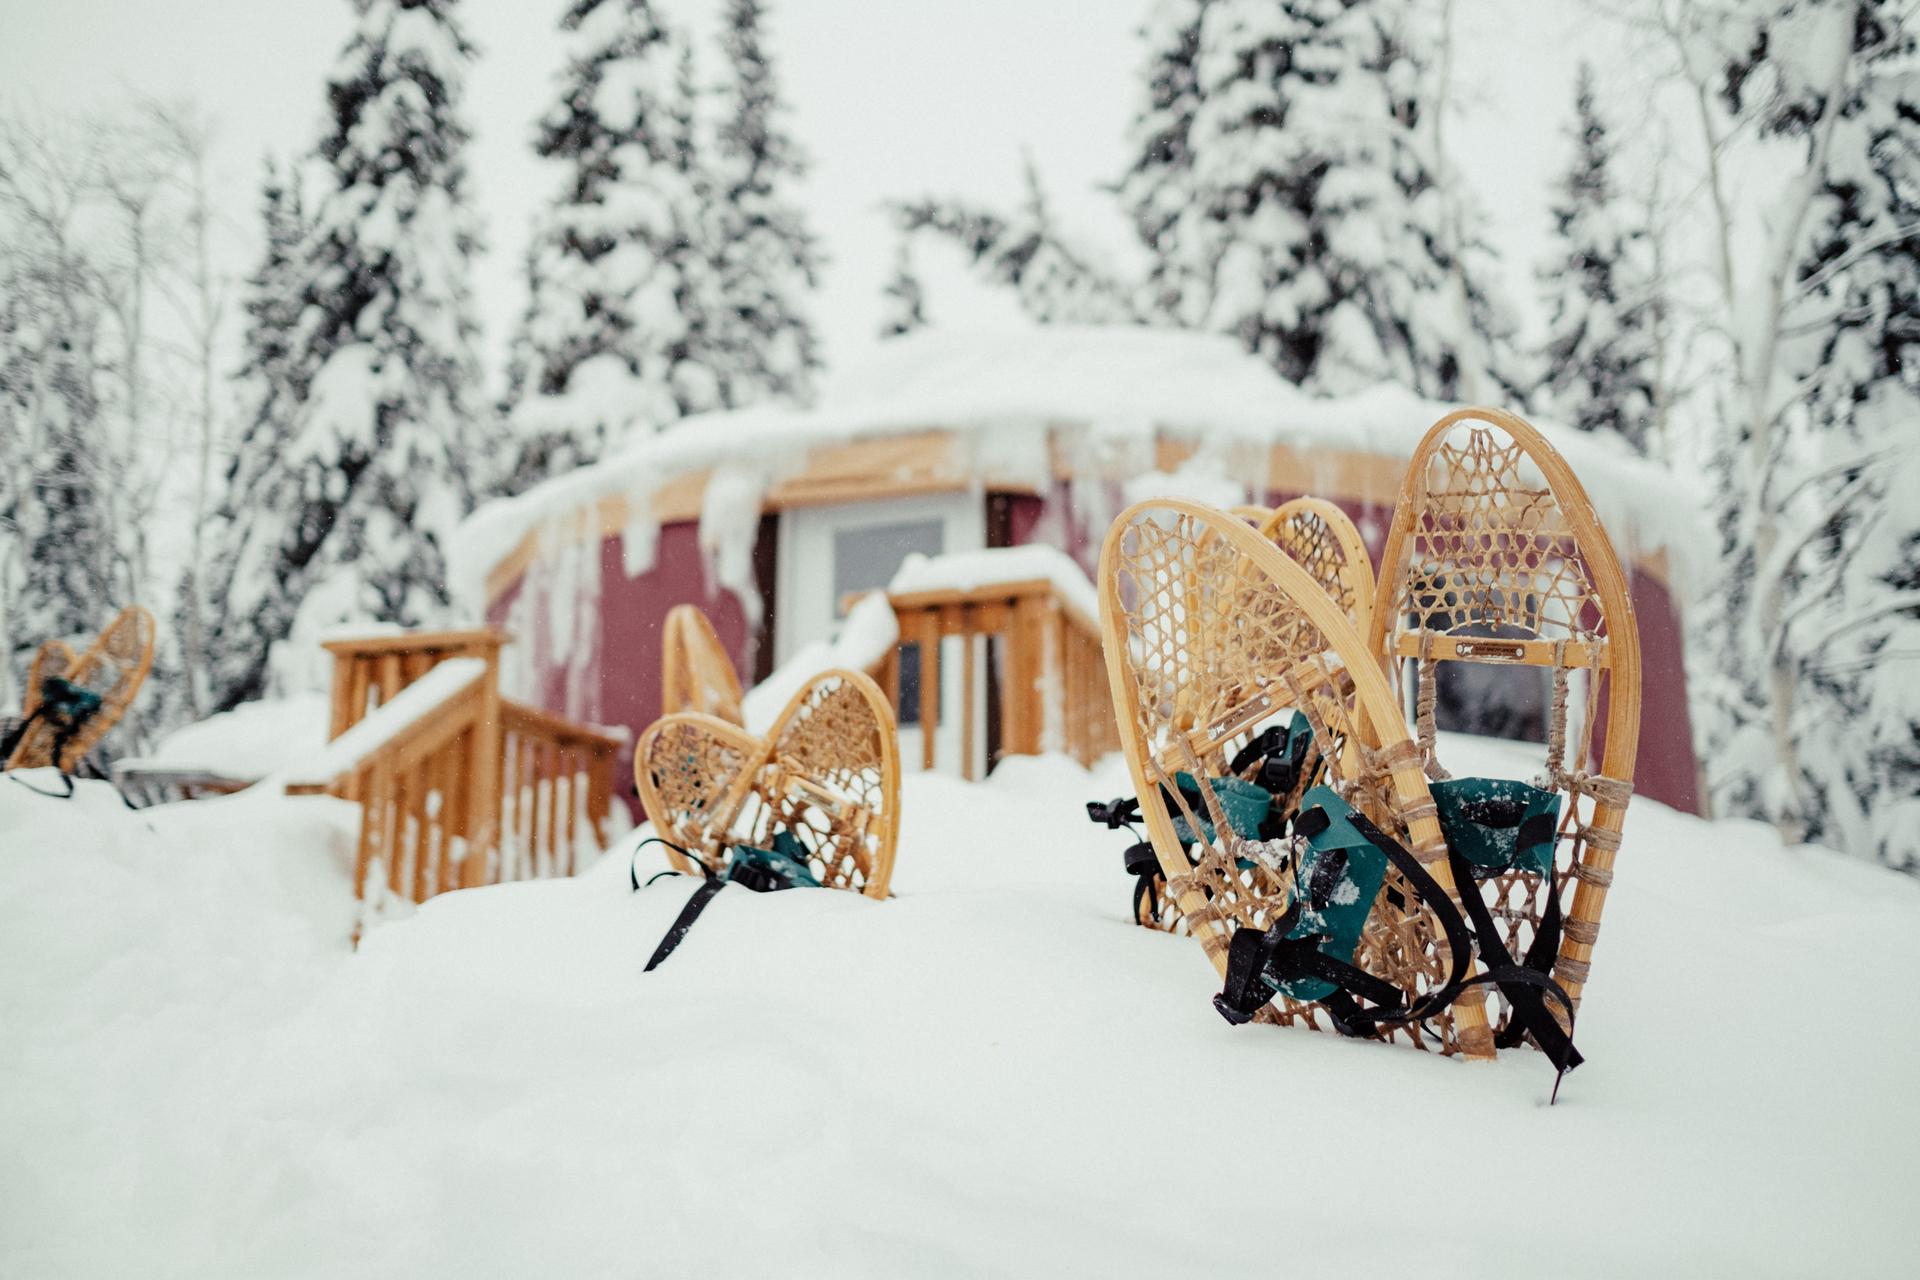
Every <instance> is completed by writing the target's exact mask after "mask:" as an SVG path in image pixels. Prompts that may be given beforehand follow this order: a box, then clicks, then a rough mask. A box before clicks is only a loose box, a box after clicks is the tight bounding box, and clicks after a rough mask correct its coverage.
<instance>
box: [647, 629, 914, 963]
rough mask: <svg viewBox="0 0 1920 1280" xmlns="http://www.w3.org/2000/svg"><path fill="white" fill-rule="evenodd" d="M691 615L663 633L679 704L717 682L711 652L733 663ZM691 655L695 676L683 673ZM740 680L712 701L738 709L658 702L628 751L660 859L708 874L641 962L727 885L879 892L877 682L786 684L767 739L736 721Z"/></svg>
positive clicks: (885, 752)
mask: <svg viewBox="0 0 1920 1280" xmlns="http://www.w3.org/2000/svg"><path fill="white" fill-rule="evenodd" d="M696 616H697V617H698V622H697V623H692V624H688V623H686V622H684V621H683V623H682V624H681V625H682V626H683V627H684V630H683V631H682V633H681V634H680V636H679V637H678V638H677V639H673V638H671V637H672V635H673V633H672V631H671V629H670V631H669V636H670V640H669V646H670V648H669V654H670V658H669V662H668V664H667V666H668V675H667V677H666V681H667V684H668V693H669V696H670V697H676V696H677V697H682V698H686V699H687V700H689V701H694V700H697V699H698V698H700V697H701V696H702V694H703V691H704V692H711V691H713V690H714V689H715V687H716V685H717V686H718V687H719V688H720V690H721V691H723V692H724V691H725V689H726V682H725V680H724V679H719V680H716V679H714V678H713V676H714V673H715V672H716V671H717V670H718V667H716V666H715V660H716V658H717V662H718V663H719V664H721V665H724V666H725V670H726V672H727V673H728V674H731V671H732V667H731V664H729V663H727V661H726V656H725V653H724V652H723V651H721V650H720V648H719V643H718V641H717V639H715V638H714V637H713V631H712V628H711V626H710V625H707V624H706V619H705V618H704V616H698V615H697V614H696ZM674 645H679V646H680V648H681V653H680V654H679V655H677V656H675V655H672V646H674ZM688 653H692V654H694V655H695V658H694V663H693V664H689V663H687V662H686V660H685V659H686V656H687V654H688ZM695 664H698V665H697V666H695ZM690 666H695V669H696V670H699V671H700V672H701V674H700V675H699V677H698V678H693V679H687V678H684V676H685V673H686V672H687V670H688V668H689V667H690ZM676 668H677V669H676ZM676 680H678V681H679V683H678V684H675V683H674V682H675V681H676ZM738 689H739V684H738V681H737V680H735V681H734V682H733V683H732V691H733V696H732V706H731V707H730V708H728V707H725V706H724V705H723V706H722V707H721V708H720V709H721V710H731V711H732V712H733V714H734V717H736V718H726V717H724V716H723V715H720V714H715V713H714V711H711V710H705V711H691V710H681V711H669V713H668V714H667V715H664V716H662V717H661V718H660V719H659V720H656V721H655V722H654V723H653V724H652V725H651V726H650V727H649V728H648V729H647V731H646V732H645V733H644V734H642V735H641V738H640V744H639V747H638V748H637V750H636V751H635V753H634V781H635V783H636V785H637V786H638V788H639V791H640V800H641V804H642V805H643V806H644V807H645V809H646V811H647V815H648V817H650V818H651V819H652V820H653V824H654V829H655V831H656V832H658V833H659V839H660V842H661V843H662V844H663V845H665V847H666V850H667V857H668V860H669V861H670V862H671V863H672V865H673V868H674V870H676V871H679V872H681V873H683V874H695V873H697V874H699V875H701V876H702V877H704V879H705V884H703V885H702V886H701V888H700V889H699V890H697V891H696V892H695V894H694V896H693V898H692V899H690V900H689V902H688V904H687V907H686V909H685V910H684V911H683V912H682V913H681V918H680V919H679V920H677V921H675V922H674V925H673V928H672V929H670V930H669V931H668V934H667V937H666V938H665V939H664V940H663V941H662V942H661V944H660V947H659V949H658V950H656V951H655V953H654V955H653V958H652V959H651V960H650V961H649V962H648V964H647V967H648V968H649V969H652V968H654V967H655V966H657V965H658V964H660V963H661V962H662V961H663V960H665V959H666V957H667V955H669V954H670V953H671V952H672V951H673V949H674V948H675V947H676V946H678V945H679V942H680V940H681V939H682V938H684V937H685V936H686V932H687V930H688V929H689V928H691V926H692V924H693V921H694V919H695V918H697V917H698V915H699V914H700V912H701V911H702V910H704V909H705V907H706V905H707V903H708V902H709V901H710V900H711V899H712V897H713V896H714V895H715V894H716V893H718V892H719V890H720V889H721V887H722V886H724V885H727V884H736V885H740V886H743V887H745V888H748V889H752V890H754V891H755V892H769V891H774V890H782V889H793V888H831V889H847V890H851V891H853V892H855V893H861V894H865V895H866V896H868V897H872V898H884V897H886V896H887V885H888V882H889V881H890V880H891V879H892V876H893V855H894V847H895V844H896V843H897V841H898V838H899V830H900V748H899V740H898V734H897V732H896V730H895V728H894V720H893V710H892V708H891V707H890V706H889V705H888V704H887V700H886V696H885V695H884V694H882V693H881V691H880V687H879V686H878V685H876V684H875V683H874V682H873V680H872V679H871V678H870V677H868V676H865V675H863V674H861V673H860V672H857V671H848V670H844V669H834V670H829V671H825V672H822V673H821V674H820V675H817V676H815V677H814V678H813V679H812V680H810V681H808V682H807V684H806V685H805V686H804V687H803V688H801V690H800V691H799V692H798V693H796V694H794V696H793V698H792V699H791V700H790V701H789V702H788V703H787V706H786V708H785V710H783V711H782V712H781V713H780V717H779V719H778V720H776V721H775V722H774V725H773V729H772V731H771V732H769V733H768V734H767V735H766V736H765V737H761V736H759V735H758V734H754V733H751V732H749V731H748V730H747V729H746V728H744V727H743V726H742V725H741V724H740V723H739V722H738V719H737V717H738V715H739V710H740V707H739V696H738ZM668 705H669V706H672V705H674V704H673V703H671V702H670V703H669V704H668ZM683 705H684V704H683ZM634 887H635V888H638V887H639V878H638V875H637V874H636V875H635V877H634Z"/></svg>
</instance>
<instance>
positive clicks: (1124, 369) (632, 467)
mask: <svg viewBox="0 0 1920 1280" xmlns="http://www.w3.org/2000/svg"><path fill="white" fill-rule="evenodd" d="M607 407H608V406H588V405H582V406H581V408H582V411H583V412H598V413H604V411H605V410H606V408H607ZM1456 407H1458V406H1454V405H1447V404H1440V403H1436V402H1433V401H1428V400H1424V399H1421V398H1420V397H1418V396H1416V395H1414V394H1413V393H1412V392H1410V391H1407V390H1405V389H1404V388H1401V387H1397V386H1394V385H1391V384H1384V385H1382V386H1380V387H1377V388H1373V389H1370V390H1368V391H1366V392H1363V393H1361V394H1359V395H1354V396H1346V397H1338V398H1329V397H1321V396H1314V395H1309V394H1307V393H1306V392H1304V391H1302V390H1301V389H1300V388H1299V387H1298V386H1295V385H1294V384H1293V383H1290V382H1288V381H1286V380H1285V379H1284V378H1282V377H1280V376H1279V375H1278V374H1277V373H1275V372H1274V371H1273V369H1272V368H1271V367H1270V366H1269V365H1267V364H1266V363H1265V362H1264V361H1262V360H1260V359H1259V358H1257V357H1255V356H1252V355H1249V354H1248V353H1247V352H1246V351H1245V350H1244V349H1243V348H1242V347H1241V346H1240V345H1239V343H1238V342H1236V341H1235V340H1234V339H1232V338H1230V337H1226V336H1221V335H1215V334H1202V333H1193V332H1189V331H1176V330H1166V329H1151V328H1144V327H1132V326H1108V327H1093V326H1087V327H1079V326H1055V327H1047V328H1038V329H1029V330H1021V331H1003V332H989V333H980V332H961V331H942V330H931V329H930V330H922V331H920V332H918V333H914V334H910V335H908V336H905V337H901V338H896V339H893V340H891V341H889V342H887V343H885V344H883V345H882V346H881V347H880V348H879V350H878V351H877V352H876V353H875V354H874V355H873V356H872V357H871V358H869V359H867V360H866V361H864V362H862V363H859V364H857V365H853V366H850V367H848V368H847V369H846V370H845V371H844V372H842V373H840V374H838V375H837V376H835V377H832V378H830V379H829V380H828V381H827V384H826V386H825V387H824V389H823V390H822V393H821V395H820V396H819V399H818V403H817V404H816V405H815V407H814V408H812V409H807V410H801V409H794V408H790V407H783V406H770V405H769V406H755V407H753V408H748V409H739V410H733V411H730V412H722V413H709V414H700V415H696V416H693V417H689V418H685V419H682V420H681V421H679V422H677V423H674V424H673V425H671V426H670V427H668V428H666V429H665V430H662V431H660V432H658V433H655V434H650V435H645V436H642V437H640V438H637V439H635V440H633V441H632V442H630V443H629V444H628V445H626V446H625V447H624V448H622V449H620V450H619V451H617V452H615V453H614V454H612V455H610V456H609V457H607V458H605V459H603V460H602V461H600V462H598V463H595V464H593V465H592V466H588V467H583V468H580V469H579V470H577V471H573V472H570V473H568V474H567V475H564V476H559V477H556V478H555V479H553V480H550V481H548V482H546V483H545V484H542V485H540V486H538V487H536V488H534V489H532V490H530V491H528V492H527V493H525V494H521V495H520V496H518V497H514V498H508V499H504V500H501V501H498V502H493V503H490V504H487V505H486V506H484V507H482V508H481V509H480V510H479V511H477V512H475V513H474V515H473V516H472V517H470V518H469V520H468V521H467V523H466V525H465V526H464V527H463V528H462V530H461V536H460V537H459V538H458V539H457V540H456V546H455V556H454V572H455V578H456V588H457V589H458V590H459V591H460V592H461V593H462V596H463V597H464V598H466V599H468V600H470V601H472V602H474V603H475V604H479V603H482V602H484V601H486V600H490V599H492V598H494V597H495V596H496V595H498V593H499V592H500V591H501V590H502V589H504V588H505V587H507V586H509V585H511V583H512V581H513V580H515V579H516V578H518V576H519V574H520V573H521V572H522V571H523V570H524V568H525V566H526V565H527V564H528V563H530V562H531V561H532V560H533V559H534V558H535V557H536V556H537V555H538V553H539V551H540V548H541V547H542V546H543V545H547V544H550V543H551V542H552V541H553V540H555V539H564V540H573V539H577V538H581V537H593V536H612V535H614V534H619V533H627V534H628V535H629V536H631V534H632V532H633V530H634V529H635V527H636V526H648V527H657V526H658V525H659V524H661V523H668V522H675V521H685V520H692V519H695V518H698V519H699V520H700V521H701V523H702V542H703V543H705V542H708V541H710V540H711V539H709V538H708V537H707V536H706V535H707V526H708V525H709V524H714V523H718V522H722V521H731V522H736V523H737V522H738V520H739V519H741V518H744V517H746V516H751V517H752V518H755V519H757V518H758V515H759V513H760V512H761V511H762V510H779V509H783V508H787V507H792V506H803V505H817V504H822V503H831V502H845V501H859V500H862V499H868V498H878V497H890V496H900V495H903V494H912V493H926V492H941V491H951V490H954V489H959V488H966V487H969V486H979V487H982V488H986V489H992V490H999V491H1025V492H1041V491H1043V490H1044V489H1045V488H1046V487H1047V486H1048V485H1049V484H1050V483H1051V482H1052V481H1054V480H1056V479H1061V478H1075V477H1086V476H1090V475H1091V476H1103V477H1107V478H1111V479H1115V480H1122V481H1131V483H1129V485H1128V490H1129V496H1138V494H1139V493H1140V492H1142V491H1143V490H1142V483H1143V482H1142V477H1146V480H1145V481H1144V483H1145V484H1146V486H1148V487H1151V486H1152V485H1153V484H1154V482H1155V481H1156V480H1157V481H1160V482H1162V488H1163V491H1165V492H1175V491H1178V492H1182V493H1188V494H1194V495H1196V496H1199V495H1209V494H1211V493H1212V492H1213V491H1215V490H1219V489H1221V488H1222V487H1234V486H1238V487H1240V488H1242V489H1243V490H1244V491H1246V492H1248V493H1250V494H1252V495H1253V496H1255V497H1256V498H1257V497H1258V495H1259V494H1260V493H1261V492H1262V491H1264V490H1271V491H1292V490H1299V491H1305V492H1314V493H1319V494H1321V495H1322V496H1325V497H1329V498H1333V499H1336V500H1341V499H1365V500H1371V501H1375V502H1391V501H1392V498H1393V495H1394V494H1395V493H1396V492H1397V490H1398V486H1399V482H1400V477H1401V472H1402V470H1403V469H1404V464H1405V460H1406V458H1407V457H1408V456H1409V455H1410V454H1411V453H1412V451H1413V449H1414V447H1415V445H1416V444H1417V443H1418V442H1419V440H1420V438H1421V436H1422V435H1423V434H1424V433H1425V432H1426V430H1427V428H1428V427H1430V426H1432V425H1433V423H1434V422H1435V421H1437V420H1438V419H1439V418H1440V417H1442V416H1443V415H1445V414H1446V413H1447V412H1448V411H1449V410H1451V409H1453V408H1456ZM1535 425H1537V426H1540V428H1541V430H1542V431H1543V432H1544V433H1546V435H1547V436H1548V437H1549V438H1550V439H1551V440H1552V441H1553V442H1554V444H1555V446H1556V447H1558V448H1559V449H1560V450H1561V452H1562V453H1563V454H1564V455H1565V456H1566V458H1567V460H1568V462H1569V463H1571V464H1572V466H1573V468H1574V470H1575V472H1576V473H1577V474H1578V475H1579V476H1580V477H1581V480H1582V482H1583V483H1584V484H1585V485H1586V487H1587V489H1588V492H1589V493H1590V494H1591V495H1592V497H1593V499H1594V503H1595V506H1596V507H1597V508H1598V509H1599V512H1600V515H1601V518H1602V520H1603V521H1604V522H1605V523H1606V526H1607V528H1608V531H1609V532H1610V534H1611V535H1612V536H1613V538H1614V539H1615V541H1616V542H1617V543H1619V544H1620V549H1621V551H1622V552H1623V554H1624V555H1626V556H1627V557H1628V558H1629V559H1630V560H1643V559H1646V558H1648V557H1652V556H1655V555H1658V554H1660V553H1662V552H1668V551H1670V552H1673V553H1675V555H1676V556H1679V555H1682V554H1684V553H1685V551H1686V550H1687V549H1688V548H1689V547H1692V546H1695V545H1697V544H1698V541H1699V539H1700V538H1701V536H1702V533H1703V530H1704V525H1703V523H1702V520H1703V516H1702V503H1701V500H1700V498H1699V497H1698V495H1697V494H1695V493H1692V492H1689V491H1688V490H1687V489H1686V488H1685V487H1683V486H1682V485H1681V484H1680V483H1679V482H1678V481H1677V480H1676V478H1675V477H1674V476H1673V475H1672V473H1670V472H1669V471H1667V470H1665V469H1664V468H1662V467H1659V466H1657V465H1655V464H1653V463H1650V462H1647V461H1645V460H1643V459H1639V458H1635V457H1632V456H1630V455H1629V454H1628V453H1627V452H1626V451H1625V446H1624V445H1623V444H1621V443H1620V442H1618V441H1613V440H1599V439H1595V438H1593V437H1589V436H1585V435H1582V434H1581V433H1579V432H1575V431H1570V430H1565V429H1559V428H1556V427H1555V426H1553V425H1552V424H1550V423H1536V424H1535ZM643 541H644V540H643Z"/></svg>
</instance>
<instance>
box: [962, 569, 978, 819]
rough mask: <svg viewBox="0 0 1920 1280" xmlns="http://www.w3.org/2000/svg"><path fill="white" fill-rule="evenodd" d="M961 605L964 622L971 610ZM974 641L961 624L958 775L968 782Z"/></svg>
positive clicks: (971, 742) (970, 756) (970, 748)
mask: <svg viewBox="0 0 1920 1280" xmlns="http://www.w3.org/2000/svg"><path fill="white" fill-rule="evenodd" d="M961 607H962V609H963V610H965V612H964V613H963V614H962V620H963V622H964V621H965V619H966V616H967V614H969V613H971V610H969V609H967V608H966V606H964V605H963V606H961ZM976 643H977V642H976V640H975V637H974V635H973V632H972V630H971V628H969V627H966V626H962V628H961V630H960V652H961V661H960V672H961V677H960V684H961V690H960V776H961V777H963V778H965V779H966V780H967V781H968V782H972V781H974V769H973V747H974V730H975V726H974V720H975V718H976V717H975V716H974V708H973V690H974V681H975V675H974V669H973V668H974V656H973V650H974V646H975V644H976Z"/></svg>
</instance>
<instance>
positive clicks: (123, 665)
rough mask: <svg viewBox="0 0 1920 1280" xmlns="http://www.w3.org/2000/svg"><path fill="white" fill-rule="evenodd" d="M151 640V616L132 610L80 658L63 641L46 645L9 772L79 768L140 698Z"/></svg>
mask: <svg viewBox="0 0 1920 1280" xmlns="http://www.w3.org/2000/svg"><path fill="white" fill-rule="evenodd" d="M153 638H154V627H153V615H152V614H150V613H148V612H147V611H146V610H145V609H143V608H141V607H140V606H139V605H128V606H127V607H126V608H124V609H122V610H121V611H120V612H119V613H118V614H116V615H114V619H113V621H112V622H110V623H108V624H107V627H106V629H105V630H104V631H102V632H101V633H100V636H99V638H98V639H96V640H95V641H94V642H93V643H92V644H91V645H89V646H88V647H87V649H86V652H84V653H82V654H81V655H80V656H79V657H78V658H75V657H73V651H72V650H71V649H69V648H68V647H67V646H66V645H65V644H63V643H61V642H60V641H58V640H49V641H48V642H47V643H45V644H43V645H41V646H40V649H39V651H38V652H37V653H36V654H35V655H34V658H33V666H32V667H31V669H30V670H29V672H28V676H27V696H26V703H25V706H24V707H23V708H22V713H23V718H22V720H21V722H20V725H19V727H18V728H17V729H16V730H15V731H14V733H13V735H12V738H11V743H10V745H11V748H12V749H11V751H10V752H8V753H7V754H6V768H8V769H39V768H46V767H47V766H49V765H51V766H52V767H54V768H57V769H59V770H60V771H61V772H62V773H72V772H73V771H74V770H75V769H76V768H78V767H79V764H80V762H81V761H82V760H83V759H85V758H86V755H87V753H88V752H90V751H92V750H93V748H94V747H95V746H96V745H97V744H98V743H99V742H100V740H101V739H102V738H104V737H106V735H107V732H108V731H109V730H110V729H112V728H113V726H114V725H116V724H118V723H119V721H120V717H121V716H123V715H125V714H126V710H127V708H128V707H129V706H130V705H132V703H133V699H134V697H135V695H137V694H138V693H139V692H140V686H141V685H142V684H143V683H145V681H146V678H147V671H148V670H149V669H150V668H151V667H152V666H153Z"/></svg>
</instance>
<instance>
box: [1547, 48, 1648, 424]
mask: <svg viewBox="0 0 1920 1280" xmlns="http://www.w3.org/2000/svg"><path fill="white" fill-rule="evenodd" d="M1571 136H1572V141H1573V152H1574V154H1573V162H1572V164H1571V165H1570V166H1569V167H1568V169H1567V171H1566V172H1565V174H1563V175H1562V176H1561V178H1560V181H1559V184H1558V193H1557V198H1556V200H1555V203H1554V206H1553V223H1554V231H1555V234H1556V235H1557V236H1558V245H1557V248H1556V251H1555V257H1554V260H1553V261H1552V262H1550V263H1549V264H1547V265H1546V266H1544V267H1543V268H1542V269H1541V271H1540V273H1539V278H1540V284H1541V295H1542V299H1543V301H1544V302H1545V303H1546V307H1547V311H1548V316H1549V320H1548V337H1547V343H1546V347H1545V350H1544V351H1543V352H1542V358H1543V359H1544V360H1545V363H1546V372H1545V379H1544V389H1545V391H1546V393H1547V396H1548V397H1550V400H1549V403H1548V404H1547V405H1545V406H1544V407H1545V408H1547V409H1548V411H1549V412H1551V413H1553V414H1554V415H1556V416H1557V417H1558V418H1559V419H1560V420H1562V421H1565V422H1568V423H1571V424H1572V425H1574V426H1576V427H1578V428H1580V429H1581V430H1582V431H1613V432H1617V433H1618V434H1619V435H1621V436H1623V437H1624V438H1625V439H1627V440H1628V441H1630V442H1631V443H1632V445H1633V447H1634V448H1635V449H1637V450H1639V451H1640V452H1642V453H1645V452H1647V448H1648V437H1649V434H1650V432H1651V431H1652V430H1653V428H1654V425H1655V423H1656V420H1657V417H1658V411H1659V392H1658V389H1657V386H1656V382H1655V370H1656V367H1657V364H1658V353H1657V351H1656V350H1655V347H1656V345H1657V325H1656V316H1655V309H1656V308H1657V307H1658V306H1659V305H1660V299H1659V297H1658V295H1657V293H1656V287H1657V285H1656V282H1655V281H1654V280H1653V279H1652V278H1651V277H1650V274H1649V270H1648V264H1647V254H1646V249H1647V235H1646V231H1645V229H1644V228H1642V227H1639V226H1636V225H1634V224H1633V222H1632V221H1631V219H1629V218H1628V217H1627V216H1626V212H1625V210H1624V209H1623V208H1622V204H1621V200H1620V193H1619V191H1618V190H1617V189H1616V187H1615V185H1614V175H1613V152H1614V146H1613V142H1612V140H1611V138H1610V137H1609V136H1608V129H1607V126H1606V123H1605V122H1604V121H1603V120H1601V118H1600V114H1599V109H1598V107H1597V106H1596V104H1595V102H1594V87H1593V68H1592V66H1591V65H1590V64H1587V63H1582V64H1581V66H1580V74H1579V79H1578V81H1577V82H1576V85H1575V91H1574V120H1573V128H1572V130H1571Z"/></svg>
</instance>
